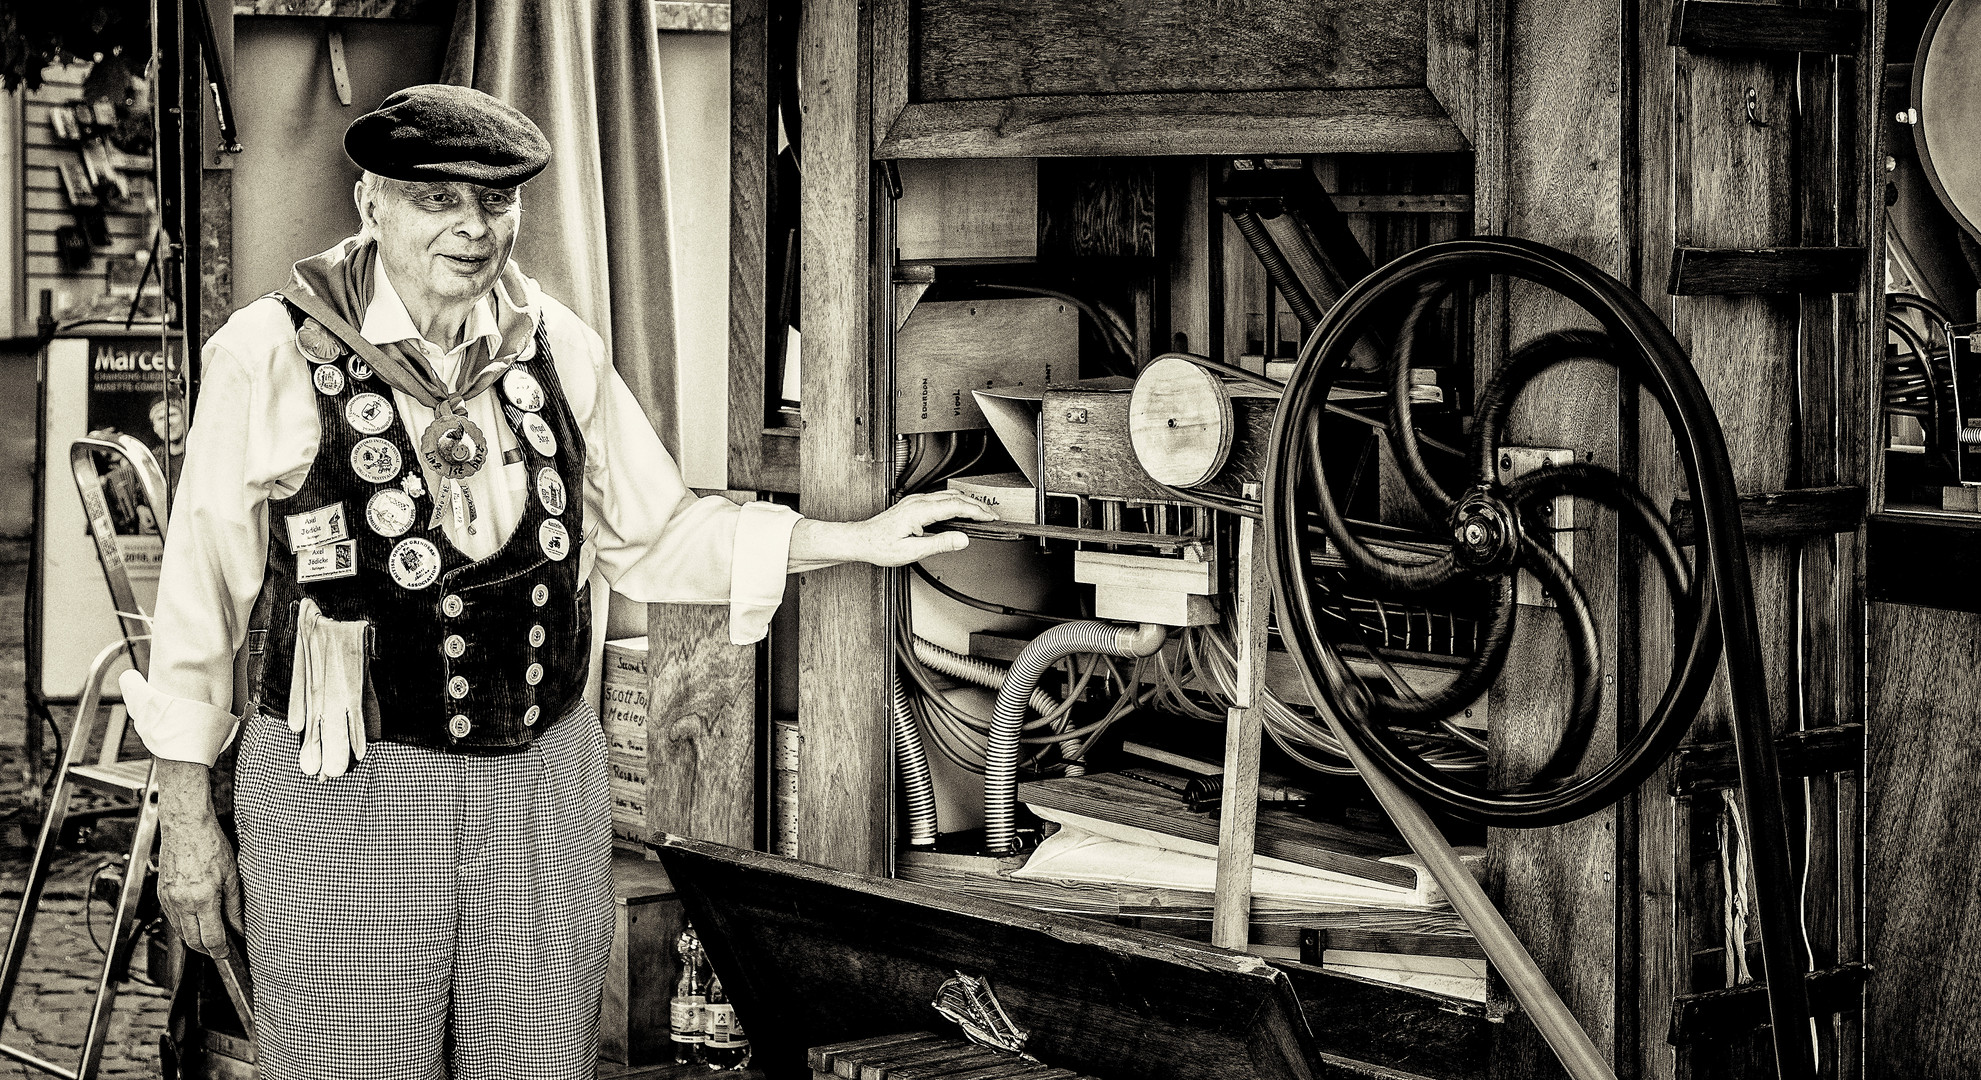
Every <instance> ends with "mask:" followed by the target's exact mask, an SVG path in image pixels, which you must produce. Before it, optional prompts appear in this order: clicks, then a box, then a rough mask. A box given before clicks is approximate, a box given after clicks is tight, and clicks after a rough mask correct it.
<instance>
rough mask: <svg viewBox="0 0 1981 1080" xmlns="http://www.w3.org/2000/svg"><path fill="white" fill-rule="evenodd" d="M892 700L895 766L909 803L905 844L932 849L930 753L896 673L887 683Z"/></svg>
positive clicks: (933, 837) (933, 795) (933, 793)
mask: <svg viewBox="0 0 1981 1080" xmlns="http://www.w3.org/2000/svg"><path fill="white" fill-rule="evenodd" d="M888 682H889V683H890V687H889V688H890V689H891V690H892V691H893V694H892V697H893V699H894V764H895V768H897V769H899V770H900V773H901V793H902V796H903V798H905V799H906V800H907V803H908V844H909V846H911V847H931V846H933V845H934V844H935V838H936V816H935V780H934V778H933V777H932V776H930V774H929V754H928V751H927V750H926V749H925V748H924V747H923V746H922V731H921V728H920V726H919V725H917V724H916V722H915V714H914V713H913V712H912V711H910V710H909V708H908V688H907V686H905V685H903V683H902V682H901V672H900V671H898V670H897V671H896V672H895V673H894V675H893V677H892V678H890V679H889V680H888Z"/></svg>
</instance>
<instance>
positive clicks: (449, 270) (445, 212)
mask: <svg viewBox="0 0 1981 1080" xmlns="http://www.w3.org/2000/svg"><path fill="white" fill-rule="evenodd" d="M368 202H369V203H370V211H369V212H370V213H371V215H372V222H373V225H374V226H375V230H376V232H377V234H378V254H379V258H381V259H383V260H384V261H385V272H386V273H387V274H389V275H391V278H392V287H393V288H394V289H397V290H398V291H399V293H400V294H401V295H402V296H403V297H404V298H405V299H406V300H408V301H409V302H412V303H413V304H414V305H415V306H431V305H433V304H449V303H459V302H462V301H465V300H474V299H477V298H479V297H481V296H482V295H483V294H485V293H487V292H488V291H489V290H490V289H492V288H494V287H495V279H496V278H497V277H498V276H500V274H501V273H502V267H503V264H504V262H505V261H506V260H507V259H508V258H509V251H510V248H511V247H513V246H514V244H515V242H516V227H517V225H519V224H520V223H521V221H522V215H523V211H522V203H521V201H520V200H519V198H518V196H517V191H516V189H515V188H485V187H480V186H478V185H475V184H466V183H442V184H422V183H413V182H410V181H404V180H389V179H388V180H383V181H380V182H379V184H378V187H377V189H376V191H375V193H374V194H373V195H372V196H371V197H370V199H369V200H368ZM422 301H424V303H422Z"/></svg>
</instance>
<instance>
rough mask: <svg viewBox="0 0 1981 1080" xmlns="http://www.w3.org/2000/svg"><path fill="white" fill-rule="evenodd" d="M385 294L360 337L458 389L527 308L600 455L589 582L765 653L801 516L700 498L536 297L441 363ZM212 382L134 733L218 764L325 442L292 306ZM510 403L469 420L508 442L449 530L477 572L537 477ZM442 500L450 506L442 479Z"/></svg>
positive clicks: (238, 320) (241, 342)
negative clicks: (283, 506) (723, 628)
mask: <svg viewBox="0 0 1981 1080" xmlns="http://www.w3.org/2000/svg"><path fill="white" fill-rule="evenodd" d="M376 279H377V285H376V288H375V290H374V293H373V296H372V300H371V304H370V306H369V307H368V308H367V309H366V311H365V316H364V320H363V325H362V326H360V327H359V333H360V334H362V335H363V336H364V338H365V340H367V341H370V342H372V343H373V344H377V345H384V344H388V343H391V342H397V341H410V342H411V343H412V344H413V345H414V346H415V347H417V348H418V349H419V350H420V351H421V352H422V353H423V354H424V355H425V356H426V358H427V359H428V361H429V362H431V363H432V364H433V366H434V370H435V374H437V375H438V376H439V377H440V378H442V379H444V380H447V381H448V382H449V384H450V385H452V383H453V380H454V377H455V375H456V374H457V372H458V370H459V368H460V366H461V363H462V361H463V359H464V358H465V357H466V355H467V351H468V348H469V346H470V345H471V344H472V343H473V342H475V341H476V340H479V339H481V338H484V337H494V336H497V333H496V317H495V308H494V305H495V304H496V303H505V304H506V303H519V306H521V307H523V309H524V310H528V311H529V312H530V313H531V316H532V318H534V319H537V320H540V322H541V324H542V326H543V327H544V331H545V336H546V337H547V339H548V340H549V342H550V350H551V355H552V358H553V360H554V361H555V363H556V370H557V378H558V381H559V383H560V384H561V385H562V388H563V391H564V397H565V400H566V401H567V402H568V403H569V404H570V407H571V412H572V414H573V415H574V417H575V418H576V420H577V424H578V429H579V430H580V431H581V432H582V433H583V435H584V440H585V514H584V536H583V537H582V541H583V542H582V543H581V545H580V547H579V550H578V560H579V561H578V577H579V580H580V581H585V580H591V579H592V576H593V571H594V570H596V571H597V574H598V576H599V577H600V578H602V579H603V580H604V582H605V583H606V584H608V585H610V586H611V588H612V589H613V590H614V591H616V592H618V593H620V594H621V595H624V596H626V597H627V598H629V599H631V600H634V601H638V602H642V603H683V604H721V603H726V604H728V605H729V611H730V614H729V636H730V640H731V641H732V642H734V643H736V644H739V645H744V644H749V643H750V642H754V641H757V640H759V639H761V638H762V637H763V636H764V634H765V633H766V632H767V631H768V628H769V624H770V617H771V615H772V614H773V613H774V612H775V611H776V609H777V605H778V603H779V601H780V600H781V599H782V597H783V595H784V575H785V573H786V571H787V564H788V560H789V548H790V541H791V528H792V526H793V525H794V524H795V523H796V522H797V520H798V515H797V514H796V513H795V512H793V511H792V510H790V509H789V508H787V507H782V506H778V505H775V504H772V503H749V504H747V505H744V506H737V505H736V504H734V503H732V502H730V501H729V500H727V499H724V498H722V497H720V496H709V497H707V498H700V499H698V498H696V497H695V495H694V494H693V493H692V492H690V491H689V490H688V488H687V486H686V485H685V484H684V483H683V482H682V479H681V473H680V470H679V469H677V468H676V467H675V464H674V459H673V457H672V456H670V455H669V454H668V452H667V450H666V448H665V447H663V446H662V445H661V443H660V439H659V437H658V436H656V435H655V434H654V431H653V427H652V425H651V424H649V423H648V422H647V418H646V414H645V413H643V412H642V411H641V409H640V406H639V403H638V402H637V401H636V400H635V399H634V398H633V395H632V392H631V391H630V390H628V389H627V387H626V383H625V381H624V380H623V379H621V378H620V377H619V373H618V372H617V371H615V370H614V369H613V367H612V362H611V358H610V357H608V356H607V355H606V349H605V343H604V342H603V341H602V340H600V338H599V336H598V334H596V333H595V332H593V331H592V329H591V327H589V326H586V325H585V324H584V322H583V321H581V320H580V319H579V318H578V317H577V316H576V315H574V314H573V313H572V312H571V311H570V309H568V308H566V307H565V306H564V305H563V304H560V303H558V302H557V301H556V300H554V299H552V298H550V297H547V296H544V295H542V293H541V292H540V291H539V290H538V289H537V288H536V283H535V282H533V281H532V282H530V283H529V289H528V292H529V293H530V294H531V295H529V296H528V297H526V298H521V299H520V301H519V300H518V298H512V297H509V296H507V295H506V293H505V292H504V291H503V290H502V289H500V288H499V287H498V289H497V290H496V292H495V294H494V295H492V296H490V297H488V298H486V299H484V301H483V302H482V303H481V304H479V305H477V306H476V307H475V308H474V310H473V311H472V312H471V314H470V315H469V317H468V321H467V324H466V326H465V328H464V332H463V335H462V343H461V345H460V346H459V347H457V348H455V349H452V350H443V349H441V348H440V347H438V346H436V345H434V344H433V343H432V342H429V341H427V340H426V339H425V338H424V337H423V336H422V335H421V334H420V332H419V331H418V330H417V329H416V328H415V327H414V325H413V320H412V317H411V316H410V315H409V314H408V313H407V311H406V305H405V303H404V302H403V301H402V300H401V299H400V297H399V295H398V293H397V292H396V291H395V290H394V289H393V288H392V285H391V283H390V282H389V281H388V280H387V279H386V276H385V269H384V267H383V265H380V266H379V267H378V268H377V271H376ZM491 344H492V345H493V344H496V343H494V342H492V343H491ZM534 353H535V346H534V344H532V345H531V346H530V347H529V348H527V349H526V350H525V351H524V355H525V356H526V357H527V356H529V355H534ZM202 365H203V367H202V381H201V385H200V394H199V407H198V408H197V409H196V410H195V413H194V421H193V426H192V434H191V438H190V441H189V443H188V446H187V450H186V458H185V466H184V468H185V472H184V474H183V476H182V478H181V480H180V481H179V487H178V492H177V496H176V498H175V499H174V500H173V504H172V518H171V522H170V527H169V528H168V529H167V537H166V544H165V561H164V564H163V566H162V567H161V568H160V574H159V581H158V604H157V610H156V612H155V613H154V621H153V627H152V632H153V638H152V650H151V671H150V673H149V682H150V687H151V694H150V696H149V698H148V700H146V701H144V702H140V703H137V705H136V707H135V708H134V710H133V715H132V721H133V724H134V726H135V727H136V728H137V731H138V734H139V735H140V736H141V737H142V738H143V739H144V743H145V746H146V747H147V748H148V749H150V751H151V752H152V753H153V754H154V755H156V756H158V757H163V758H172V759H176V760H181V761H195V762H200V763H202V764H209V765H210V764H212V763H213V760H214V759H215V758H216V757H217V756H218V755H219V753H220V750H221V748H222V747H223V746H225V745H226V741H227V739H228V737H229V735H230V733H231V731H232V729H233V725H234V719H235V716H234V713H235V709H236V708H238V707H241V706H242V705H244V704H245V703H236V702H235V701H234V700H233V696H234V656H235V653H236V652H237V651H238V650H239V649H240V647H241V643H242V641H243V640H244V639H245V638H246V636H247V630H248V619H249V616H250V615H251V613H252V611H253V607H254V602H255V598H256V597H257V596H258V595H259V594H260V592H261V585H262V576H263V573H264V571H265V569H266V566H267V556H268V501H269V500H270V499H281V498H287V497H288V496H291V495H294V494H295V493H296V491H297V490H298V489H299V488H301V486H302V483H303V479H304V478H305V476H306V475H307V474H308V472H309V470H310V467H311V465H312V463H313V462H314V461H315V460H316V451H317V444H318V439H319V437H320V431H319V425H318V421H317V402H316V398H317V394H316V390H315V388H314V386H313V385H312V383H311V380H310V370H311V367H312V365H311V364H309V363H308V362H307V361H306V360H305V359H304V357H303V354H302V352H301V350H300V349H298V348H297V345H296V335H295V331H294V325H293V323H291V321H290V318H289V311H288V308H287V307H286V306H285V305H284V304H283V303H282V302H281V301H279V300H276V299H274V298H272V297H264V298H263V299H260V300H257V301H255V302H254V303H252V304H249V305H248V306H247V307H245V308H242V309H241V310H240V311H238V312H236V313H235V314H234V317H233V318H231V319H229V320H228V321H227V325H225V326H223V327H221V328H220V330H219V331H218V332H217V333H215V334H214V335H213V337H212V338H211V339H210V340H209V341H208V342H207V344H206V348H205V350H204V352H203V353H202ZM498 396H499V391H497V390H493V389H491V390H488V391H484V392H483V393H481V394H479V395H477V396H476V397H475V398H474V399H473V400H470V401H468V402H467V403H466V408H467V413H468V418H469V419H470V420H472V421H474V423H475V424H476V425H477V426H478V427H480V428H481V430H482V431H483V432H485V433H493V437H494V438H495V440H496V445H495V446H494V447H492V448H491V452H490V454H489V457H488V464H487V465H486V466H484V467H483V468H482V470H481V471H480V472H478V473H476V474H475V476H473V477H472V478H470V479H469V480H467V481H466V482H465V486H466V487H467V488H468V490H469V495H470V496H471V498H472V499H473V502H474V506H475V509H476V511H477V514H478V516H477V519H476V521H475V522H474V531H473V532H472V533H469V532H466V531H465V530H462V529H460V528H459V527H457V526H456V525H455V523H454V521H453V518H452V516H451V515H443V521H442V528H443V531H444V532H445V534H446V536H447V539H448V540H449V541H450V542H452V543H453V544H454V546H455V547H457V548H459V549H460V550H461V552H462V553H463V554H465V555H468V556H469V557H471V558H475V559H480V558H485V557H486V556H488V555H490V554H493V553H494V552H495V551H496V550H497V549H498V548H500V547H501V546H502V544H503V543H504V542H505V541H506V540H507V539H508V537H509V534H510V533H511V532H512V531H513V530H514V529H515V527H516V525H517V523H518V522H519V521H520V520H521V519H522V516H523V508H524V504H525V501H526V499H527V494H526V477H525V472H526V468H525V466H524V465H523V464H522V463H521V462H516V463H512V464H504V463H503V460H502V459H503V455H504V454H505V453H506V452H507V451H508V450H510V449H511V448H513V447H514V446H515V445H516V436H515V433H514V432H513V431H511V430H510V427H509V423H508V421H507V420H506V419H505V418H504V417H503V415H502V413H501V410H500V407H499V402H498V401H497V398H498ZM392 404H393V406H394V408H396V409H397V410H398V417H399V422H400V423H402V424H404V425H405V427H406V429H407V431H408V432H409V434H410V435H411V436H412V438H413V440H414V442H415V444H417V443H418V441H419V437H420V434H421V433H422V432H424V431H425V430H426V426H427V425H428V424H429V423H431V422H432V420H433V411H432V410H431V409H428V408H427V407H425V406H423V405H421V404H420V403H419V402H417V401H414V400H413V399H412V398H410V397H408V396H407V395H406V394H404V393H402V392H400V391H398V390H394V391H393V392H392ZM331 464H332V467H335V466H336V465H337V464H339V463H331ZM426 484H427V488H428V490H429V491H432V492H433V493H434V494H435V495H438V494H439V490H440V489H439V487H438V485H437V484H436V483H435V480H434V476H433V474H432V473H431V472H427V473H426ZM360 527H362V526H360ZM595 591H596V590H595ZM595 599H597V598H595ZM603 631H604V626H603V622H602V620H601V621H595V622H594V625H593V634H594V639H595V640H594V642H593V643H592V644H593V647H594V651H595V649H596V638H597V637H598V636H599V635H600V634H602V633H603Z"/></svg>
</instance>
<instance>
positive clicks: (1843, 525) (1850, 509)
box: [1671, 386, 1868, 545]
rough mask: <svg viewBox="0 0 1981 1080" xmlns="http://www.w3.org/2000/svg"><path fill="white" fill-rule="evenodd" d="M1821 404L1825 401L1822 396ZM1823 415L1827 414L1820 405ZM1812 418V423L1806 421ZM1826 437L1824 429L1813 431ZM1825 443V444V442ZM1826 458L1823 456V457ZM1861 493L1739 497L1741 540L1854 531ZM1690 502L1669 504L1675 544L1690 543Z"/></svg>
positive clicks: (1822, 490) (1806, 491) (1824, 490)
mask: <svg viewBox="0 0 1981 1080" xmlns="http://www.w3.org/2000/svg"><path fill="white" fill-rule="evenodd" d="M1823 389H1824V390H1825V394H1824V396H1823V398H1822V399H1821V400H1822V401H1824V402H1826V403H1827V402H1829V401H1830V400H1831V398H1830V396H1829V394H1828V393H1827V391H1828V390H1829V389H1830V388H1829V387H1828V386H1825V387H1824V388H1823ZM1824 412H1825V413H1828V412H1829V406H1828V405H1827V404H1826V405H1825V407H1824ZM1812 419H1814V418H1812ZM1819 430H1822V431H1825V432H1827V431H1828V430H1829V425H1827V424H1825V425H1822V427H1821V428H1820V429H1819ZM1828 441H1829V440H1828V439H1825V442H1828ZM1826 457H1827V453H1826ZM1828 471H1829V473H1830V475H1832V476H1834V475H1835V472H1836V470H1835V466H1833V465H1832V466H1830V467H1829V470H1828ZM1867 494H1868V493H1867V492H1866V491H1865V490H1864V489H1863V488H1861V487H1846V486H1840V485H1831V486H1829V487H1819V488H1797V489H1795V490H1793V491H1754V492H1749V493H1747V494H1745V495H1742V496H1741V497H1740V524H1741V528H1742V529H1743V530H1744V531H1745V533H1746V536H1747V539H1748V540H1749V541H1750V542H1752V541H1755V540H1807V539H1810V538H1812V537H1819V536H1826V535H1829V534H1831V533H1840V532H1854V531H1856V529H1857V527H1858V526H1860V525H1862V524H1864V506H1865V499H1866V496H1867ZM1696 527H1697V526H1696V524H1695V522H1694V518H1693V506H1692V500H1691V499H1689V498H1687V499H1673V500H1672V504H1671V529H1672V535H1673V537H1675V538H1676V539H1677V540H1678V542H1679V543H1680V544H1687V545H1689V544H1692V543H1695V542H1696V541H1695V540H1694V538H1693V532H1694V530H1695V529H1696Z"/></svg>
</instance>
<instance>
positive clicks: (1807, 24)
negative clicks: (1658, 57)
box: [1669, 0, 1864, 53]
mask: <svg viewBox="0 0 1981 1080" xmlns="http://www.w3.org/2000/svg"><path fill="white" fill-rule="evenodd" d="M1669 40H1670V42H1671V44H1673V45H1676V46H1680V47H1683V48H1687V49H1692V50H1694V51H1701V50H1707V49H1723V50H1734V51H1741V52H1806V53H1855V52H1856V51H1857V50H1858V48H1859V47H1860V46H1861V45H1862V44H1863V42H1864V13H1863V12H1862V11H1848V10H1841V9H1837V8H1815V7H1800V8H1795V7H1777V6H1775V5H1773V4H1736V3H1727V2H1725V0H1676V2H1675V3H1673V4H1672V14H1671V37H1670V39H1669Z"/></svg>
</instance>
